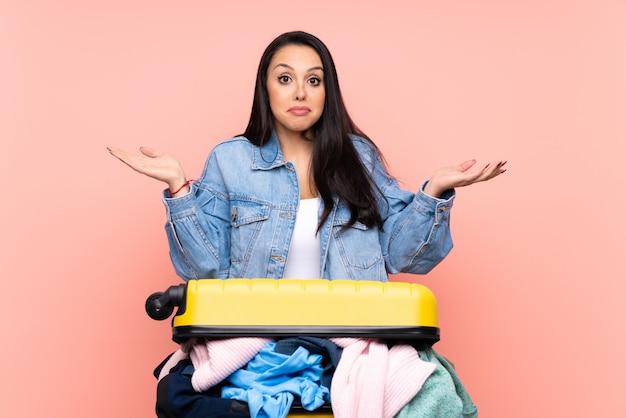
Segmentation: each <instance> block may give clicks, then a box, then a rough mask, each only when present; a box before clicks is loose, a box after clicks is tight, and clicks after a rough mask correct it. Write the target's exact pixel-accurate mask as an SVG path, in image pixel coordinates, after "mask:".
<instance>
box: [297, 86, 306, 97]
mask: <svg viewBox="0 0 626 418" xmlns="http://www.w3.org/2000/svg"><path fill="white" fill-rule="evenodd" d="M295 86H296V91H295V94H296V97H295V98H296V100H304V99H305V98H306V92H305V85H304V82H298V83H295Z"/></svg>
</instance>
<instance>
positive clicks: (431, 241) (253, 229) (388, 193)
mask: <svg viewBox="0 0 626 418" xmlns="http://www.w3.org/2000/svg"><path fill="white" fill-rule="evenodd" d="M109 151H110V152H111V154H113V155H114V156H115V157H117V158H119V159H120V160H121V161H123V162H124V163H126V164H127V165H129V166H130V167H131V168H132V169H134V170H136V171H138V172H140V173H143V174H146V175H148V176H150V177H153V178H155V179H157V180H161V181H163V182H165V183H167V185H168V187H169V188H168V189H167V190H166V191H165V192H164V196H163V202H164V203H165V206H166V208H167V224H166V231H167V236H168V239H169V245H170V254H171V258H172V262H173V264H174V266H175V269H176V272H177V273H178V274H179V275H180V276H181V277H182V278H183V279H185V280H189V279H196V278H229V277H237V278H259V277H267V278H283V277H288V278H303V279H305V278H326V279H330V280H336V279H352V280H375V281H387V275H388V274H394V273H399V272H408V273H417V274H424V273H427V272H428V271H430V270H431V269H432V268H433V267H434V266H435V265H437V264H438V263H439V262H440V261H441V260H442V259H443V258H444V257H445V256H446V255H447V254H448V252H449V251H450V249H451V248H452V240H451V237H450V228H449V222H450V218H449V214H450V209H451V207H452V202H453V199H454V189H455V188H457V187H461V186H467V185H471V184H473V183H476V182H480V181H486V180H490V179H492V178H494V177H496V176H498V175H500V174H502V173H503V172H504V171H505V170H504V169H503V166H504V164H505V163H504V162H498V163H491V164H487V165H483V166H481V167H479V168H478V169H476V168H474V167H475V163H476V161H474V160H471V161H466V162H464V163H462V164H460V165H457V166H453V167H449V168H442V169H439V170H437V171H435V172H434V173H433V175H432V176H431V177H430V179H429V180H428V181H426V182H424V184H423V186H422V187H421V188H420V190H419V191H417V193H411V192H408V191H405V190H402V189H400V187H399V186H398V183H397V182H396V181H395V180H394V179H393V178H392V177H391V176H390V175H389V174H388V172H387V170H386V168H385V165H384V164H383V162H382V158H381V155H380V153H379V151H378V149H377V147H376V146H375V145H374V143H373V142H372V141H371V140H370V139H369V138H368V137H367V136H366V135H365V134H364V133H363V132H362V131H360V130H359V129H358V128H357V126H356V125H355V124H354V122H353V121H352V120H351V118H350V116H349V115H348V112H347V111H346V107H345V105H344V102H343V99H342V96H341V91H340V89H339V83H338V79H337V72H336V69H335V64H334V62H333V59H332V57H331V55H330V52H329V51H328V49H327V48H326V46H325V45H324V44H323V43H322V42H321V41H320V40H319V39H318V38H316V37H315V36H313V35H310V34H307V33H304V32H289V33H285V34H282V35H280V36H279V37H278V38H276V39H275V40H274V41H273V42H272V43H271V44H270V45H269V46H268V47H267V49H266V50H265V52H264V54H263V56H262V57H261V61H260V64H259V67H258V72H257V77H256V86H255V91H254V100H253V104H252V112H251V115H250V121H249V123H248V126H247V128H246V130H245V132H244V133H243V134H242V135H241V136H238V137H236V138H232V139H230V140H227V141H225V142H222V143H220V144H219V145H217V146H216V147H215V148H214V149H213V151H212V152H211V154H210V155H209V157H208V159H207V162H206V165H205V168H204V171H203V173H202V175H201V176H200V177H199V178H198V179H197V180H195V181H194V182H193V183H192V182H191V181H189V180H187V177H186V175H185V172H184V170H183V168H182V167H181V165H180V163H179V162H178V161H177V160H176V159H175V158H174V157H172V156H170V155H168V154H166V153H161V152H159V151H156V150H154V149H151V148H141V155H133V154H130V153H127V152H125V151H123V150H121V149H117V148H109Z"/></svg>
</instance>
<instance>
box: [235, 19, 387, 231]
mask: <svg viewBox="0 0 626 418" xmlns="http://www.w3.org/2000/svg"><path fill="white" fill-rule="evenodd" d="M287 45H303V46H308V47H311V48H313V49H314V50H315V51H316V52H317V54H318V55H319V57H320V59H321V61H322V66H323V68H324V89H325V93H326V98H325V102H324V111H323V112H322V115H321V117H320V119H319V120H318V121H317V123H316V124H315V126H313V131H314V132H315V138H314V139H312V140H313V141H314V145H313V161H312V167H313V180H314V181H315V185H316V187H317V190H318V192H319V194H320V196H321V198H322V201H323V202H324V210H323V212H322V217H321V219H320V223H319V226H321V225H322V224H323V223H324V222H325V221H326V219H328V216H329V215H330V212H331V210H332V208H333V205H334V202H333V196H337V197H339V199H340V200H341V201H343V202H345V203H346V204H347V205H348V207H349V208H350V221H349V223H348V225H347V227H349V226H352V225H354V223H355V222H356V221H357V220H358V221H359V222H361V223H363V224H364V225H366V226H367V227H373V226H378V227H379V228H382V223H383V222H382V218H381V215H380V211H379V210H378V205H377V201H376V193H377V192H378V188H377V186H376V185H375V184H374V182H373V181H372V178H371V176H370V175H369V173H368V172H367V170H366V168H365V167H364V165H363V163H362V162H361V159H360V158H359V155H358V153H357V151H356V149H355V147H354V144H353V142H352V140H351V139H350V134H354V135H358V136H360V137H362V138H364V139H365V140H366V141H369V142H370V143H371V145H372V146H373V147H374V148H375V149H376V151H377V152H379V150H378V148H377V147H376V145H375V144H374V143H373V142H372V141H371V140H370V139H369V138H368V137H367V136H366V135H365V134H364V133H363V132H362V131H361V130H360V129H359V128H358V127H357V126H356V124H355V123H354V122H353V121H352V119H351V118H350V116H349V115H348V111H347V110H346V106H345V104H344V102H343V98H342V96H341V90H340V89H339V80H338V78H337V69H336V68H335V63H334V61H333V58H332V56H331V55H330V51H329V50H328V48H327V47H326V45H324V43H323V42H322V41H321V40H319V39H318V38H317V37H315V36H313V35H311V34H308V33H306V32H300V31H296V32H287V33H284V34H282V35H280V36H278V37H277V38H276V39H274V40H273V41H272V42H271V43H270V44H269V45H268V46H267V48H266V49H265V52H264V53H263V56H262V57H261V61H260V62H259V68H258V71H257V76H256V85H255V88H254V100H253V102H252V112H251V114H250V121H249V122H248V127H247V128H246V131H245V132H244V133H243V136H245V137H246V138H247V139H248V140H249V141H250V142H252V143H253V144H255V145H258V146H263V143H264V142H265V141H267V139H268V138H269V137H270V136H271V134H272V131H273V129H274V120H273V116H272V112H271V109H270V104H269V95H268V92H267V70H268V67H269V64H270V61H271V60H272V58H273V56H274V54H275V53H276V52H277V51H278V50H279V49H281V48H282V47H284V46H287ZM379 155H380V152H379ZM318 228H319V227H318Z"/></svg>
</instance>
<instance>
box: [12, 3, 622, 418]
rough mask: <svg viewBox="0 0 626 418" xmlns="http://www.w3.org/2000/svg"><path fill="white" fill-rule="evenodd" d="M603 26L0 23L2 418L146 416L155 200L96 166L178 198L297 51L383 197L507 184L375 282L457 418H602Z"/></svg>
mask: <svg viewBox="0 0 626 418" xmlns="http://www.w3.org/2000/svg"><path fill="white" fill-rule="evenodd" d="M624 22H626V3H625V2H624V1H623V0H620V1H618V0H612V1H611V0H581V1H565V0H563V1H553V0H549V1H546V0H532V1H521V0H520V1H502V0H481V1H468V0H448V1H408V0H407V1H403V2H402V1H384V2H357V1H343V2H341V1H336V0H318V1H315V2H302V3H300V2H284V1H275V0H266V1H261V2H259V1H252V0H251V1H237V2H227V1H220V2H210V1H181V2H175V1H154V0H150V1H148V0H144V1H78V0H65V1H64V0H57V1H45V0H40V1H36V0H32V1H19V0H14V1H10V0H9V1H7V0H2V1H0V138H1V141H2V149H1V152H0V170H1V175H2V177H1V178H2V180H3V182H2V184H3V193H2V194H3V198H2V201H3V203H2V205H1V206H2V209H1V211H2V212H1V217H2V220H3V231H2V238H1V243H2V244H1V245H2V247H1V248H0V254H1V257H2V260H1V263H0V269H1V270H0V272H1V276H0V277H2V305H1V306H2V308H3V309H2V312H3V319H2V343H1V348H0V350H1V352H0V354H1V358H2V364H3V365H2V369H3V373H2V383H1V384H2V385H3V388H2V390H0V405H2V408H1V409H2V413H1V414H2V416H6V417H11V418H17V417H36V416H46V417H87V416H88V417H92V418H98V417H110V416H120V417H151V416H154V413H153V408H154V406H153V403H154V395H155V394H154V391H155V379H154V378H153V377H152V376H151V372H152V369H153V367H154V366H155V365H156V364H157V363H158V362H159V361H160V360H161V359H162V358H163V357H164V356H165V355H166V354H168V353H169V352H171V351H172V350H174V349H175V345H174V344H173V343H172V342H171V341H170V329H169V323H168V321H165V322H156V321H152V320H150V319H149V318H148V317H147V316H146V314H145V313H144V308H143V305H144V301H145V298H146V297H147V296H148V295H149V294H150V293H152V292H154V291H159V290H164V289H165V288H167V286H169V285H171V284H176V283H179V280H178V278H177V277H176V276H175V274H174V272H173V269H172V267H171V265H170V262H169V259H168V254H167V244H166V240H165V235H164V232H163V222H164V209H163V206H162V205H161V203H160V191H161V189H162V185H161V184H159V183H157V182H155V181H152V180H150V179H148V178H145V177H142V176H140V175H137V174H135V173H132V172H131V171H130V170H129V169H127V168H126V167H124V166H123V165H122V164H121V163H119V162H118V161H116V160H114V159H113V158H112V157H111V156H110V155H109V154H108V152H107V151H106V148H105V147H106V146H107V145H115V146H119V147H122V148H126V149H128V150H136V149H137V147H138V146H140V145H151V146H155V147H158V148H161V149H164V150H167V151H169V152H171V153H173V154H175V155H176V156H178V157H179V159H180V160H182V162H183V163H184V165H185V167H186V169H187V172H188V175H189V177H195V176H197V175H198V174H199V172H200V170H201V167H202V165H203V163H204V159H205V157H206V155H207V153H208V151H209V150H210V149H211V148H212V146H213V145H214V144H215V143H216V142H217V141H220V140H222V139H225V138H228V137H230V136H231V135H234V134H237V133H239V132H241V131H242V130H243V129H244V127H245V124H246V122H247V118H248V114H249V109H250V104H251V98H252V88H253V83H254V74H255V71H256V65H257V62H258V59H259V58H260V55H261V52H262V50H263V48H264V47H265V46H266V45H267V43H268V42H269V41H270V40H271V39H272V38H273V37H274V36H276V35H278V34H279V33H282V32H284V31H287V30H294V29H302V30H306V31H309V32H312V33H314V34H317V35H318V36H319V37H321V38H322V39H323V40H324V41H325V42H326V43H327V45H328V46H329V47H330V49H331V51H332V52H333V55H334V57H335V60H336V63H337V66H338V69H339V75H340V81H341V83H342V87H343V92H344V96H345V99H346V102H347V105H348V107H349V110H350V111H351V114H352V116H353V117H354V119H355V120H356V121H357V123H358V124H359V125H360V126H361V127H362V128H363V129H364V130H365V131H366V132H367V133H368V134H369V135H370V136H371V137H372V138H374V139H375V140H376V141H377V143H378V144H379V145H380V147H381V148H382V150H383V152H384V154H385V156H386V158H387V160H388V161H389V163H390V165H391V167H392V169H393V172H394V174H395V175H396V176H397V177H398V178H399V179H400V180H402V182H403V183H404V185H405V186H406V187H408V188H411V189H415V188H417V187H418V185H419V184H420V183H421V182H422V180H423V179H425V178H427V177H428V176H429V175H430V173H431V172H432V171H433V170H434V169H435V168H438V167H440V166H443V165H449V164H454V163H459V162H461V161H463V160H465V159H469V158H476V159H478V160H479V161H480V162H487V161H492V160H498V159H507V160H509V163H508V168H509V171H508V172H507V173H506V174H505V175H504V176H503V177H501V178H498V179H496V180H494V181H493V182H491V183H485V184H479V185H476V186H473V187H471V188H469V189H460V190H458V199H457V201H456V205H455V207H454V210H453V215H452V216H453V219H452V222H453V234H454V237H455V243H456V247H455V249H454V250H453V252H452V254H451V255H450V256H449V257H448V258H447V259H446V260H445V261H444V262H443V263H442V264H441V265H440V266H439V267H437V268H436V269H435V270H434V271H433V272H432V273H431V274H429V275H427V276H424V277H418V276H400V277H397V280H412V281H418V282H421V283H424V284H426V285H427V286H429V287H431V288H432V289H433V290H434V291H435V293H436V294H437V296H438V299H439V304H440V326H441V329H442V341H441V342H440V343H438V344H437V346H436V347H437V348H438V350H439V351H440V352H442V353H443V354H444V355H446V356H448V357H450V358H451V359H452V360H453V361H454V362H455V364H456V366H457V369H458V371H459V373H460V375H461V377H462V378H463V380H464V382H465V384H466V386H467V388H468V389H469V390H470V393H471V394H472V395H473V397H474V399H475V401H476V403H477V405H478V406H479V410H480V413H481V417H483V418H502V417H507V418H517V417H520V418H521V417H525V418H527V417H567V418H574V417H615V418H618V417H624V416H625V415H624V414H625V412H624V411H625V410H626V401H625V397H624V394H623V388H624V384H623V381H624V379H625V378H626V367H625V366H624V360H623V355H624V352H626V335H625V326H624V319H625V317H626V316H625V314H626V308H625V306H626V301H625V296H626V281H625V278H626V271H625V268H624V256H625V251H624V250H625V245H624V239H625V238H626V231H625V229H626V228H625V221H624V213H625V212H626V206H625V204H624V199H623V187H624V180H625V176H624V169H623V161H624V157H625V156H626V152H625V151H626V150H625V145H626V24H625V23H624Z"/></svg>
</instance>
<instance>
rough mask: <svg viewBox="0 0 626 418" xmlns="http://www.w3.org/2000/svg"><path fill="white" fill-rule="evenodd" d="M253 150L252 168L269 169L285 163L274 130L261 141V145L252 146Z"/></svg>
mask: <svg viewBox="0 0 626 418" xmlns="http://www.w3.org/2000/svg"><path fill="white" fill-rule="evenodd" d="M253 150H254V151H253V154H252V169H253V170H271V169H272V168H276V167H280V166H282V165H285V162H284V161H283V152H282V151H281V149H280V144H279V142H278V136H277V135H276V131H273V132H272V135H271V136H270V137H269V138H268V140H267V141H265V142H264V143H263V145H262V146H260V147H257V146H254V147H253Z"/></svg>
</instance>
